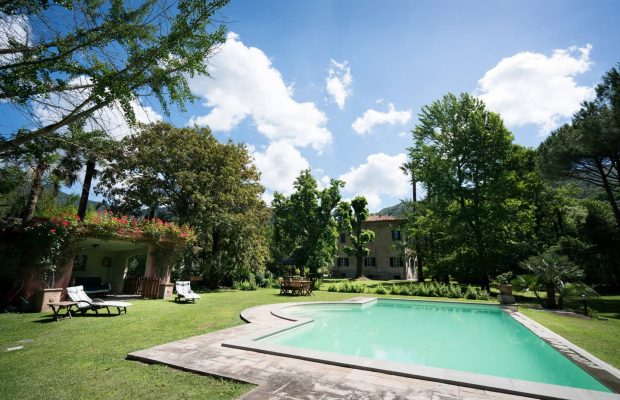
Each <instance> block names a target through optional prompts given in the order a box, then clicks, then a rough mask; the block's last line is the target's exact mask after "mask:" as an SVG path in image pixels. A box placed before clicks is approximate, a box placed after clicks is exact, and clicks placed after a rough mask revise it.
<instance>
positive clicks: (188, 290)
mask: <svg viewBox="0 0 620 400" xmlns="http://www.w3.org/2000/svg"><path fill="white" fill-rule="evenodd" d="M175 288H176V291H177V297H175V298H174V301H179V300H185V301H191V302H192V303H195V302H196V299H199V298H200V295H198V294H196V293H194V292H193V291H192V287H191V286H190V282H189V281H176V284H175Z"/></svg>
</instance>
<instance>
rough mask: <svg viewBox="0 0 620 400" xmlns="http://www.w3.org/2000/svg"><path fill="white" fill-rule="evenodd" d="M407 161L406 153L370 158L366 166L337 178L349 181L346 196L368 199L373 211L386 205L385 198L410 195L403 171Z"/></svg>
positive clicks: (360, 166) (372, 155)
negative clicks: (403, 165)
mask: <svg viewBox="0 0 620 400" xmlns="http://www.w3.org/2000/svg"><path fill="white" fill-rule="evenodd" d="M406 161H407V155H406V154H405V153H400V154H397V155H394V156H390V155H387V154H384V153H377V154H371V155H369V156H368V157H367V158H366V163H364V164H361V165H359V166H357V167H354V168H351V170H350V171H349V172H347V173H345V174H343V175H341V176H340V177H339V178H338V179H340V180H343V181H345V182H346V186H345V187H344V190H343V193H344V194H347V195H349V196H351V197H354V196H357V195H362V196H365V197H366V199H367V200H368V208H369V209H371V210H378V209H380V208H381V207H382V206H384V205H383V204H382V203H383V200H382V195H385V196H389V197H397V198H404V197H405V196H407V195H408V194H409V193H410V192H411V189H410V183H409V179H408V178H407V176H406V175H405V174H404V173H403V172H402V171H401V170H400V166H401V165H402V164H403V163H405V162H406Z"/></svg>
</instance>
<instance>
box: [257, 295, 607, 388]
mask: <svg viewBox="0 0 620 400" xmlns="http://www.w3.org/2000/svg"><path fill="white" fill-rule="evenodd" d="M285 313H286V314H287V315H288V316H290V317H293V318H295V319H301V320H311V322H308V323H305V324H302V325H300V326H297V327H295V328H292V329H287V330H284V331H282V332H278V333H275V334H272V335H268V336H265V337H262V338H260V339H259V340H258V342H262V343H265V344H271V345H278V346H290V347H295V348H301V349H309V350H316V351H320V352H328V353H335V354H340V355H345V356H355V357H363V358H368V359H373V360H384V361H389V362H396V363H402V364H410V365H417V366H425V367H434V368H442V369H448V370H456V371H463V372H471V373H476V374H484V375H490V376H496V377H501V378H508V379H518V380H524V381H532V382H540V383H544V384H552V385H560V386H568V387H574V388H579V389H587V390H596V391H602V392H609V391H610V390H609V389H608V388H607V387H605V386H604V385H603V384H601V383H600V382H599V381H598V380H596V379H595V378H593V377H592V376H591V375H590V374H588V373H587V372H586V371H584V370H583V369H581V368H580V367H578V366H577V365H576V364H574V363H573V362H572V361H570V360H569V359H567V358H566V357H565V356H564V355H562V354H561V353H560V352H558V351H557V350H556V349H554V348H553V347H552V346H551V345H549V344H548V343H547V342H545V341H544V340H542V339H541V338H540V337H538V336H537V335H535V334H534V333H532V332H531V331H530V330H528V329H527V328H525V327H524V326H523V325H521V324H520V323H519V322H517V321H515V320H514V319H513V318H512V317H511V316H509V315H508V314H506V313H505V312H504V311H503V310H502V309H500V308H499V307H494V306H486V305H475V304H462V303H444V302H432V301H409V300H386V299H379V300H377V301H373V302H370V303H366V304H363V305H359V304H307V305H301V306H293V307H289V308H286V310H285Z"/></svg>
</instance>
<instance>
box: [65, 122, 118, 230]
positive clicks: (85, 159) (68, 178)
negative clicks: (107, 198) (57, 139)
mask: <svg viewBox="0 0 620 400" xmlns="http://www.w3.org/2000/svg"><path fill="white" fill-rule="evenodd" d="M117 145H118V142H117V141H116V140H114V139H112V138H110V137H109V136H108V135H107V134H106V133H105V132H103V131H98V130H95V131H86V130H84V124H83V123H82V122H76V123H73V124H71V125H69V129H68V132H67V133H66V134H65V135H63V138H62V141H61V148H62V149H63V150H64V155H63V156H62V158H61V159H60V161H59V165H58V167H57V168H56V170H55V171H54V173H55V174H56V175H57V176H58V178H59V179H60V180H62V181H64V183H65V184H67V185H68V186H71V185H73V184H74V183H75V182H76V181H77V180H78V174H79V172H80V171H81V170H82V168H85V172H84V180H83V182H82V193H81V195H80V202H79V205H78V212H77V215H78V217H79V218H80V220H83V219H84V216H85V215H86V207H87V205H88V197H89V194H90V190H91V186H92V181H93V178H95V177H96V176H97V173H98V172H97V168H96V167H97V163H98V162H103V161H104V160H105V159H106V158H109V156H110V155H111V154H112V153H113V152H114V149H115V147H116V146H117Z"/></svg>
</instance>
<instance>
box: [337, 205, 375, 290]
mask: <svg viewBox="0 0 620 400" xmlns="http://www.w3.org/2000/svg"><path fill="white" fill-rule="evenodd" d="M368 215H370V213H369V211H368V201H367V200H366V198H365V197H363V196H357V197H355V198H354V199H353V201H351V203H350V204H349V202H346V201H343V202H341V203H339V204H338V207H337V208H336V212H335V217H336V220H337V221H338V230H339V231H340V232H342V233H347V234H349V240H350V241H351V246H345V247H344V251H345V253H347V254H348V255H349V256H355V258H356V264H357V269H356V273H355V277H356V278H360V277H362V276H364V263H363V260H364V257H368V256H369V255H370V249H369V248H368V244H369V243H370V242H372V241H373V240H374V239H375V233H374V232H373V231H371V230H368V229H362V224H363V223H364V221H366V218H368Z"/></svg>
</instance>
